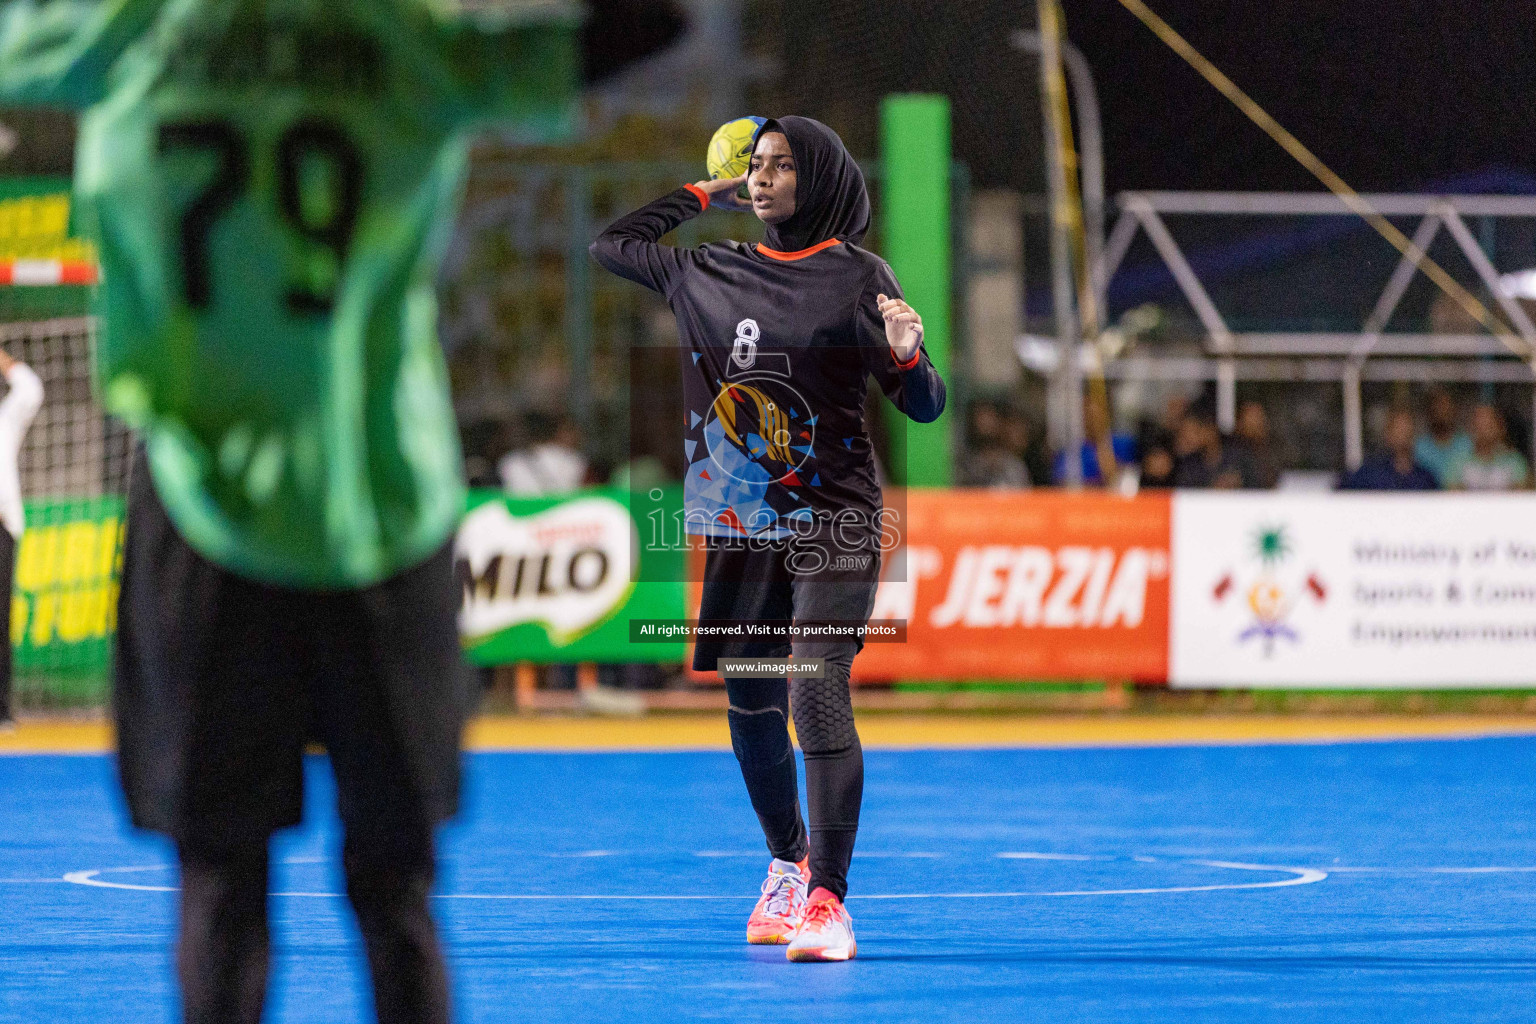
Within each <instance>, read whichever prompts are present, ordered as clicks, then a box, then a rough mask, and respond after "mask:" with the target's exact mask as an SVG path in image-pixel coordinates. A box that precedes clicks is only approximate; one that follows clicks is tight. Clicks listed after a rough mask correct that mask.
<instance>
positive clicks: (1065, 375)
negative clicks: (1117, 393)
mask: <svg viewBox="0 0 1536 1024" xmlns="http://www.w3.org/2000/svg"><path fill="white" fill-rule="evenodd" d="M1055 4H1056V0H1036V9H1037V10H1038V11H1039V17H1040V28H1041V31H1040V32H1039V33H1038V35H1039V37H1040V43H1041V46H1040V107H1041V112H1042V114H1043V115H1044V120H1045V141H1046V145H1045V162H1046V168H1047V176H1046V177H1047V183H1048V186H1049V191H1050V203H1051V305H1052V306H1053V307H1054V308H1055V313H1056V340H1057V346H1058V349H1059V351H1060V353H1061V360H1060V362H1059V363H1058V364H1057V367H1056V380H1055V381H1054V390H1055V392H1056V402H1055V403H1054V404H1055V409H1054V412H1055V415H1054V416H1053V417H1051V418H1052V419H1053V420H1054V423H1053V424H1052V426H1053V427H1054V429H1053V430H1052V431H1051V433H1052V434H1054V435H1055V436H1054V438H1053V440H1054V441H1056V443H1057V444H1058V445H1059V446H1060V448H1061V452H1062V463H1063V471H1064V477H1065V478H1064V480H1063V481H1062V482H1063V483H1065V484H1066V485H1067V487H1068V488H1070V489H1072V490H1077V489H1079V488H1081V487H1082V486H1083V460H1082V448H1083V364H1082V359H1081V349H1082V338H1081V337H1080V335H1079V330H1078V324H1077V302H1076V295H1075V294H1074V292H1075V287H1074V285H1073V280H1072V277H1073V274H1072V236H1071V226H1070V220H1071V212H1070V211H1069V210H1068V208H1067V204H1068V198H1067V195H1068V193H1067V169H1066V167H1065V165H1064V164H1063V162H1062V154H1061V151H1062V147H1063V145H1064V140H1065V132H1064V131H1063V130H1062V127H1061V126H1060V125H1058V124H1057V117H1058V116H1059V112H1060V110H1061V105H1060V104H1058V103H1057V102H1055V94H1056V92H1057V85H1056V83H1057V82H1058V81H1060V80H1061V50H1060V48H1059V46H1058V43H1059V42H1060V41H1061V36H1060V22H1059V21H1058V20H1057V11H1056V7H1055Z"/></svg>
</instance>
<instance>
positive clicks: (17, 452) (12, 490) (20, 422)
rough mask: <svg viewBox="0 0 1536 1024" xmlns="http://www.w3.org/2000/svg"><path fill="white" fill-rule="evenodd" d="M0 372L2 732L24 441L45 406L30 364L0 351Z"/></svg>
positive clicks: (21, 519) (21, 520)
mask: <svg viewBox="0 0 1536 1024" xmlns="http://www.w3.org/2000/svg"><path fill="white" fill-rule="evenodd" d="M0 376H4V377H5V382H6V384H7V385H8V387H9V390H8V391H6V393H5V398H4V399H3V400H0V527H4V529H0V586H3V587H4V590H0V595H3V596H4V601H5V607H4V609H3V610H0V630H3V632H0V731H3V730H6V729H10V728H12V722H11V599H10V594H11V584H12V581H13V580H14V579H15V576H16V548H17V546H18V545H20V544H21V534H22V531H23V530H25V529H26V522H27V518H26V510H25V508H24V507H23V506H22V503H21V465H20V461H21V442H22V441H23V439H25V438H26V436H27V428H28V427H30V426H31V425H32V419H33V417H35V416H36V415H37V411H38V410H39V409H41V408H42V407H43V382H42V381H41V380H38V378H37V374H36V373H34V372H33V371H32V367H30V366H28V365H27V364H26V363H23V362H22V361H21V360H19V359H13V358H11V356H10V354H9V353H6V352H0Z"/></svg>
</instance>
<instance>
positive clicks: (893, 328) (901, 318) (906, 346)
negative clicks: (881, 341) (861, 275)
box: [875, 292, 923, 363]
mask: <svg viewBox="0 0 1536 1024" xmlns="http://www.w3.org/2000/svg"><path fill="white" fill-rule="evenodd" d="M875 301H876V302H878V303H879V304H880V315H881V316H883V317H885V340H886V341H888V342H890V345H891V352H892V354H894V355H895V356H896V361H897V362H899V363H905V362H907V361H908V360H910V359H911V358H912V354H913V353H914V352H916V351H917V346H919V345H921V344H922V343H923V318H922V317H920V316H918V315H917V310H915V309H913V308H912V307H911V306H909V305H907V304H906V302H904V301H903V300H901V299H893V298H891V297H890V296H888V295H886V294H885V293H884V292H882V293H880V294H879V295H877V296H875Z"/></svg>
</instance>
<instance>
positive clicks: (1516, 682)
mask: <svg viewBox="0 0 1536 1024" xmlns="http://www.w3.org/2000/svg"><path fill="white" fill-rule="evenodd" d="M1172 528H1173V539H1172V552H1173V575H1172V581H1171V589H1172V601H1171V615H1170V644H1169V682H1170V683H1171V684H1172V685H1173V686H1185V687H1210V686H1261V687H1262V686H1276V687H1284V686H1295V687H1328V686H1347V687H1383V688H1400V687H1409V686H1412V687H1442V686H1443V687H1486V686H1532V685H1536V496H1532V495H1529V494H1497V495H1494V494H1427V495H1417V494H1416V495H1389V494H1368V495H1344V494H1318V495H1285V494H1273V493H1271V494H1258V493H1246V494H1233V493H1226V494H1220V493H1181V494H1179V495H1177V496H1176V497H1175V499H1174V502H1173V522H1172Z"/></svg>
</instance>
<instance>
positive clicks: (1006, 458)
mask: <svg viewBox="0 0 1536 1024" xmlns="http://www.w3.org/2000/svg"><path fill="white" fill-rule="evenodd" d="M1020 428H1022V430H1023V434H1022V436H1014V437H1010V436H1009V435H1010V433H1012V434H1015V435H1016V434H1018V431H1019V430H1020ZM1028 429H1029V428H1028V426H1027V425H1025V424H1024V421H1023V417H1020V416H1016V415H1014V416H1009V417H1008V418H1006V419H1005V417H1004V416H1003V413H1002V411H1001V410H1000V409H999V408H998V405H997V403H996V402H993V401H990V400H988V399H978V400H976V401H973V402H972V403H971V408H970V417H969V418H968V419H967V421H966V437H965V442H966V445H965V446H966V455H965V458H964V459H963V460H962V461H961V464H960V484H961V485H962V486H965V487H995V488H1005V487H1028V486H1029V471H1028V470H1026V469H1025V468H1024V460H1023V458H1022V457H1021V455H1020V452H1021V451H1022V449H1023V447H1024V445H1026V444H1027V443H1028V441H1029V433H1028ZM1010 442H1017V443H1016V444H1015V443H1010Z"/></svg>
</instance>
